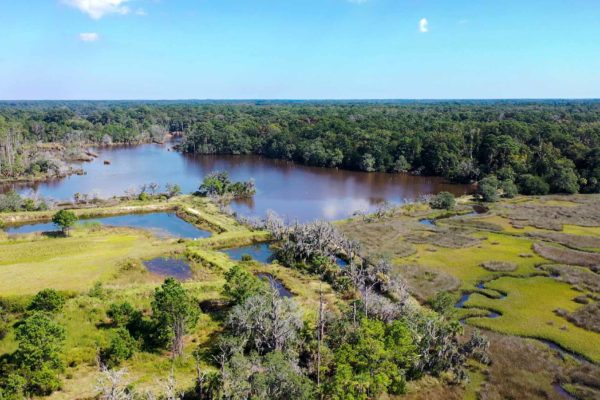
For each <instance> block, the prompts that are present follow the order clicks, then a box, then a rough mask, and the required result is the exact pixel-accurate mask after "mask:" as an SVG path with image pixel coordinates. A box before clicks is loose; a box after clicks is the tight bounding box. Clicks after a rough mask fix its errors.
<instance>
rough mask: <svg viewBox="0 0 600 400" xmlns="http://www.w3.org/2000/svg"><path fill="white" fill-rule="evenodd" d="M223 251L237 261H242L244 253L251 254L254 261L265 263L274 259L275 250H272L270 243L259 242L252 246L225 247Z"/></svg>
mask: <svg viewBox="0 0 600 400" xmlns="http://www.w3.org/2000/svg"><path fill="white" fill-rule="evenodd" d="M221 251H222V252H223V253H225V254H227V255H228V256H229V258H231V259H232V260H236V261H241V260H242V256H243V255H244V254H247V255H249V256H251V257H252V259H253V260H254V261H258V262H261V263H263V264H269V263H270V262H271V260H272V259H273V251H271V248H270V243H259V244H253V245H250V246H242V247H234V248H232V249H223V250H221Z"/></svg>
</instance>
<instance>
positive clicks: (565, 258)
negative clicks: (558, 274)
mask: <svg viewBox="0 0 600 400" xmlns="http://www.w3.org/2000/svg"><path fill="white" fill-rule="evenodd" d="M533 250H534V251H535V252H536V253H537V254H539V255H540V256H542V257H544V258H547V259H548V260H552V261H554V262H557V263H560V264H570V265H581V266H584V267H592V266H595V265H599V264H600V254H599V253H591V252H585V251H580V250H572V249H569V248H566V247H562V246H558V245H554V246H552V245H548V244H542V243H535V244H534V245H533Z"/></svg>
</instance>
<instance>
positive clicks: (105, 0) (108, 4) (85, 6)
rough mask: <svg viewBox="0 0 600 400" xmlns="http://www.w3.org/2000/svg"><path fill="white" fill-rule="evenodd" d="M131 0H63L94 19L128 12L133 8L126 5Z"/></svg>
mask: <svg viewBox="0 0 600 400" xmlns="http://www.w3.org/2000/svg"><path fill="white" fill-rule="evenodd" d="M128 1H129V0H63V2H64V3H65V4H67V5H69V6H71V7H75V8H77V9H79V11H81V12H83V13H85V14H87V15H89V16H90V17H91V18H93V19H100V18H102V17H103V16H105V15H107V14H121V15H125V14H128V13H129V12H130V11H131V10H130V9H129V7H127V6H126V5H125V3H127V2H128Z"/></svg>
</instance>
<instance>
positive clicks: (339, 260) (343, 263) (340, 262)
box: [335, 257, 348, 268]
mask: <svg viewBox="0 0 600 400" xmlns="http://www.w3.org/2000/svg"><path fill="white" fill-rule="evenodd" d="M335 263H336V264H337V265H338V266H339V267H340V268H346V267H347V266H348V261H346V260H344V259H343V258H340V257H336V258H335Z"/></svg>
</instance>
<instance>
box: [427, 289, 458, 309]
mask: <svg viewBox="0 0 600 400" xmlns="http://www.w3.org/2000/svg"><path fill="white" fill-rule="evenodd" d="M427 303H428V304H429V306H430V307H431V309H432V310H434V311H435V312H437V313H439V314H442V315H452V314H453V313H454V310H455V309H454V304H455V303H456V301H455V299H454V297H453V296H452V295H451V294H450V293H448V292H438V293H436V295H435V296H433V297H432V298H430V299H429V300H428V301H427Z"/></svg>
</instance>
